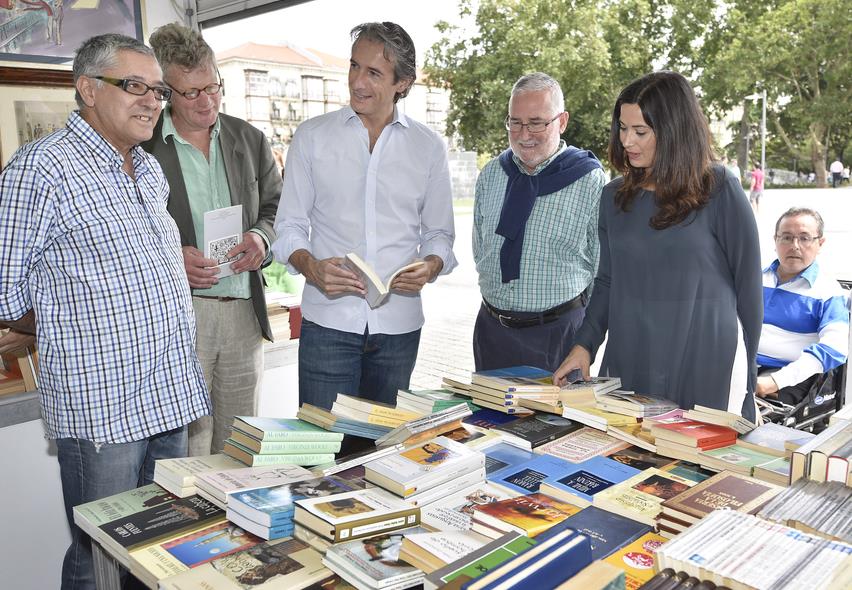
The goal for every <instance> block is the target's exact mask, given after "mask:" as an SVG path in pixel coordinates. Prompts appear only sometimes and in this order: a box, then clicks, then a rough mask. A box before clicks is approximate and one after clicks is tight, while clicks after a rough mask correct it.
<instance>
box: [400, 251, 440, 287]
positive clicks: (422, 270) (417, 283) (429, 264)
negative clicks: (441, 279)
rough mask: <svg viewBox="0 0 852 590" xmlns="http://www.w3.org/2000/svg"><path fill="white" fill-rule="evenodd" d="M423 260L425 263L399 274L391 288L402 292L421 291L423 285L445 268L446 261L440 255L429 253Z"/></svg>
mask: <svg viewBox="0 0 852 590" xmlns="http://www.w3.org/2000/svg"><path fill="white" fill-rule="evenodd" d="M423 262H425V264H421V265H420V266H418V267H416V268H412V269H411V270H407V271H405V272H403V273H400V274H398V275H397V276H396V277H395V278H394V280H393V283H391V286H390V288H391V289H393V290H394V291H400V292H402V293H419V292H420V291H421V290H422V289H423V286H424V285H425V284H426V283H428V282H429V281H431V280H432V279H434V278H435V277H437V276H438V274H439V273H440V272H441V269H443V268H444V261H443V260H441V258H440V256H435V255H429V256H427V257H426V258H425V259H424V260H423Z"/></svg>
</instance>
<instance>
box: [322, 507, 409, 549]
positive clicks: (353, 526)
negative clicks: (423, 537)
mask: <svg viewBox="0 0 852 590" xmlns="http://www.w3.org/2000/svg"><path fill="white" fill-rule="evenodd" d="M418 524H420V508H416V507H415V508H411V509H409V510H405V511H402V512H395V513H394V514H390V515H381V516H375V517H373V518H368V519H364V520H360V521H356V522H347V523H342V524H338V525H335V527H334V542H335V543H340V542H343V541H351V540H353V539H360V538H362V537H371V536H373V535H375V534H376V533H379V532H381V531H393V530H396V529H401V528H408V527H412V526H417V525H418Z"/></svg>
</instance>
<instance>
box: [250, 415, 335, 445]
mask: <svg viewBox="0 0 852 590" xmlns="http://www.w3.org/2000/svg"><path fill="white" fill-rule="evenodd" d="M234 428H236V429H237V430H241V431H243V432H245V433H246V434H248V435H250V436H253V437H254V438H256V439H258V440H262V441H283V440H290V441H338V442H339V441H341V440H343V435H341V434H339V433H336V432H329V431H327V430H324V429H322V428H319V427H318V426H315V425H313V424H309V423H308V422H305V421H304V420H298V419H295V418H264V417H254V416H236V417H234Z"/></svg>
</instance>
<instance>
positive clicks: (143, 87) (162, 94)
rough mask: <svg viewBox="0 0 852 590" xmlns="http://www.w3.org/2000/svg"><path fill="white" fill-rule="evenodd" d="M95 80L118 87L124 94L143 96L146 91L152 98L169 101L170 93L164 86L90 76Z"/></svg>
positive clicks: (125, 79)
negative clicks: (152, 95)
mask: <svg viewBox="0 0 852 590" xmlns="http://www.w3.org/2000/svg"><path fill="white" fill-rule="evenodd" d="M92 77H93V78H94V79H95V80H100V81H102V82H106V83H107V84H112V85H113V86H118V87H119V88H121V89H122V90H124V91H125V92H128V93H130V94H135V95H136V96H145V95H146V94H148V91H149V90H150V91H151V92H153V93H154V98H156V99H157V100H159V101H163V100H169V98H171V96H172V91H171V90H169V89H168V88H166V87H164V86H148V85H147V84H145V82H140V81H139V80H131V79H129V78H110V77H109V76H92Z"/></svg>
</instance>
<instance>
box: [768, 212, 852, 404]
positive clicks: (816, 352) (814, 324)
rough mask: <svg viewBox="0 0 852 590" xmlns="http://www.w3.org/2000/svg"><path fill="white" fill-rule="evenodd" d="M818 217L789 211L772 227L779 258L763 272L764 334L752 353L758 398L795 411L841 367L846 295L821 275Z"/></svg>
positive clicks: (846, 328) (820, 223)
mask: <svg viewBox="0 0 852 590" xmlns="http://www.w3.org/2000/svg"><path fill="white" fill-rule="evenodd" d="M823 231H824V223H823V220H822V216H820V214H819V213H817V212H816V211H814V210H813V209H805V208H792V209H789V210H788V211H786V212H785V213H784V214H783V215H781V217H780V218H779V219H778V221H777V223H776V224H775V251H776V253H777V254H778V258H777V259H776V260H775V261H774V262H773V263H772V264H770V265H769V266H768V267H767V268H766V269H764V271H763V309H764V311H763V330H762V331H761V334H760V345H759V347H758V350H757V364H758V367H759V371H758V378H757V395H758V396H760V397H773V398H779V399H780V400H781V401H783V402H785V403H787V404H791V405H795V404H797V403H798V402H800V401H801V400H802V399H804V397H805V396H806V395H808V392H809V391H811V389H812V388H813V387H814V386H815V385H819V384H817V383H816V381H817V380H821V382H824V381H825V380H826V379H828V378H829V377H830V376H831V371H833V370H834V369H836V368H837V367H839V366H840V365H842V364H843V363H845V362H846V356H847V354H848V352H849V312H848V308H847V299H846V294H845V293H844V291H843V290H842V289H841V288H840V285H839V284H838V283H837V281H835V280H834V279H833V278H832V277H830V276H828V275H826V273H824V272H821V270H820V268H819V264H817V261H816V257H817V254H819V252H820V249H821V248H822V245H823V243H824V242H825V237H823Z"/></svg>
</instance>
